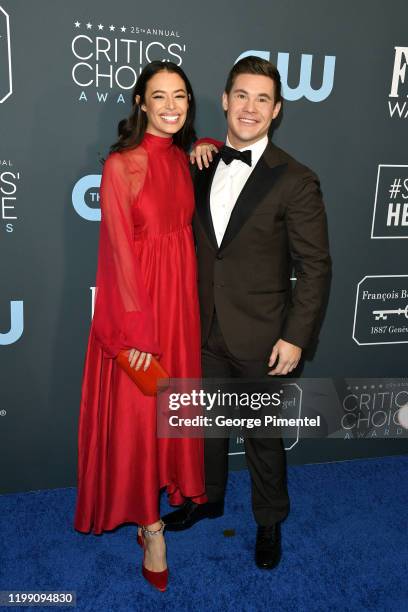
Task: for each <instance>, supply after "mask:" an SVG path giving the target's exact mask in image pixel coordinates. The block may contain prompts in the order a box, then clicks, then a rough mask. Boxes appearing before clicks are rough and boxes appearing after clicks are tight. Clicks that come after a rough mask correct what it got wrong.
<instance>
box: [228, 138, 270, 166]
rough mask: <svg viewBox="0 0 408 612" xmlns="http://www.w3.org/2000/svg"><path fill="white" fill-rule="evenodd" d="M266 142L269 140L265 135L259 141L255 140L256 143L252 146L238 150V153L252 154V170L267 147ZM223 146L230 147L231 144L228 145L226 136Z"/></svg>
mask: <svg viewBox="0 0 408 612" xmlns="http://www.w3.org/2000/svg"><path fill="white" fill-rule="evenodd" d="M268 141H269V139H268V136H267V135H266V136H264V137H263V138H261V139H260V140H257V141H256V142H254V143H253V144H251V145H249V146H247V147H242V148H241V149H239V150H240V151H251V152H252V158H251V159H252V163H251V167H252V168H253V167H254V166H255V165H256V164H257V163H258V161H259V159H260V157H261V155H262V153H263V152H264V151H265V149H266V147H267V146H268ZM225 144H226V145H227V147H232V144H231V143H230V141H229V138H228V136H227V140H226V143H225ZM233 148H234V147H233Z"/></svg>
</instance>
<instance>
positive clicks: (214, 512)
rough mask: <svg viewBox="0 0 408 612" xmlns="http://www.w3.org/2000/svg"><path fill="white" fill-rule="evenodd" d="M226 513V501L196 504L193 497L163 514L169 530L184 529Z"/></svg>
mask: <svg viewBox="0 0 408 612" xmlns="http://www.w3.org/2000/svg"><path fill="white" fill-rule="evenodd" d="M223 514H224V501H220V502H207V503H205V504H195V503H194V502H193V501H191V499H189V500H188V501H186V502H184V504H183V505H182V506H181V507H180V508H179V509H178V510H175V511H174V512H170V513H169V514H166V515H165V516H163V517H162V518H163V521H164V524H165V525H166V529H167V531H183V530H184V529H189V528H190V527H192V526H193V525H194V524H195V523H198V521H201V520H202V519H206V518H218V517H220V516H222V515H223Z"/></svg>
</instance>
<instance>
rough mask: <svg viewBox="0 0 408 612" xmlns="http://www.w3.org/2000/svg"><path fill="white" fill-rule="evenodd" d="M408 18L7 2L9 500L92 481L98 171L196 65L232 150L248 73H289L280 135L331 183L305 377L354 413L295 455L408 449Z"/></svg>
mask: <svg viewBox="0 0 408 612" xmlns="http://www.w3.org/2000/svg"><path fill="white" fill-rule="evenodd" d="M407 20H408V5H407V4H406V1H405V0H394V2H392V3H391V4H388V5H385V4H384V2H382V1H381V0H363V1H361V2H358V3H357V2H352V1H351V0H346V1H345V2H341V3H340V2H337V3H331V4H330V7H328V5H327V2H325V0H310V1H306V2H304V1H302V0H289V1H287V0H275V2H273V3H270V2H264V1H261V0H252V2H251V3H248V2H244V1H243V0H234V1H226V2H222V3H220V2H217V1H215V0H207V1H206V2H205V3H201V2H189V3H186V2H183V1H181V0H174V1H173V2H171V3H168V2H165V1H164V0H155V1H153V2H149V3H142V2H134V1H131V0H118V1H117V2H115V3H110V2H101V1H97V0H89V1H88V2H86V3H84V2H80V1H79V0H71V2H65V1H63V0H33V1H32V2H25V1H24V0H0V124H1V132H0V134H1V139H0V204H1V206H0V248H1V250H0V266H1V292H0V355H1V365H0V372H1V386H0V394H1V400H0V401H1V404H0V453H1V457H0V462H1V463H0V473H1V478H0V491H1V492H9V491H10V492H11V491H24V490H31V489H34V490H35V489H40V488H49V487H50V488H51V487H63V486H71V485H75V482H76V451H77V445H76V431H77V420H78V410H79V399H80V387H81V377H82V367H83V360H84V354H85V347H86V342H87V336H88V330H89V325H90V321H91V316H92V300H93V291H94V283H95V271H96V253H97V243H98V231H99V220H100V209H99V192H98V189H99V184H100V179H101V169H102V165H101V161H100V160H101V158H102V157H104V156H106V154H107V152H108V148H109V145H110V144H111V143H112V142H113V141H114V140H115V137H116V126H117V123H118V121H119V120H120V119H121V118H123V117H125V116H126V115H127V114H128V112H129V109H130V94H131V91H132V88H133V86H134V84H135V81H136V79H137V77H138V74H139V73H140V71H141V69H142V68H143V67H144V66H145V64H146V63H148V62H149V61H152V60H157V59H159V60H163V61H164V62H166V61H173V62H176V63H177V64H179V65H181V66H182V67H183V69H184V70H185V71H186V73H187V74H188V76H189V77H190V79H191V82H192V85H193V88H194V90H195V94H196V97H197V103H198V117H197V132H198V134H199V135H200V136H205V135H208V136H213V137H217V138H221V139H222V138H224V137H225V120H224V115H223V112H222V109H221V104H220V98H221V94H222V91H223V87H224V84H225V79H226V75H227V72H228V70H229V69H230V67H231V66H232V65H233V63H234V62H235V61H236V60H237V59H238V58H240V57H242V56H243V55H245V54H256V55H259V56H261V57H264V58H267V59H270V60H271V61H272V62H274V63H275V64H277V66H278V68H279V70H280V72H281V75H282V81H283V94H284V111H283V116H282V120H281V121H280V124H279V126H278V128H277V129H276V130H275V132H274V135H273V139H274V141H275V142H276V144H278V145H279V146H281V147H282V148H284V149H285V150H287V151H288V152H289V153H291V154H292V155H293V156H295V157H296V158H297V159H299V160H300V161H302V162H303V163H305V164H306V165H308V166H310V167H311V168H313V169H314V170H315V171H316V172H317V173H318V175H319V176H320V179H321V184H322V189H323V193H324V198H325V202H326V206H327V211H328V218H329V231H330V242H331V252H332V257H333V264H334V269H333V282H332V288H331V294H330V299H329V303H328V307H327V312H326V317H325V321H324V324H323V327H322V331H321V335H320V340H319V344H318V345H317V347H316V350H315V353H314V356H313V359H309V360H307V361H306V363H305V368H304V373H303V374H304V376H307V377H321V378H332V379H335V380H336V381H337V382H336V385H337V389H338V393H339V397H340V399H341V401H343V402H344V405H345V406H346V405H347V410H349V411H350V412H354V415H355V416H356V418H354V419H350V420H349V421H348V425H347V427H345V428H344V436H343V437H342V438H340V439H339V438H337V439H325V440H294V441H293V440H292V441H290V442H288V444H287V448H288V454H287V456H288V461H289V462H290V463H305V462H310V461H331V460H338V459H346V458H356V457H367V456H374V455H377V456H379V455H385V454H391V453H400V452H408V449H407V443H406V438H405V440H404V438H403V435H400V433H401V428H400V427H398V426H397V425H396V423H395V418H394V417H395V413H396V411H397V410H398V409H399V408H400V407H401V406H403V405H405V404H406V403H407V402H408V386H407V385H406V383H405V382H404V376H405V375H406V367H407V344H408V257H407V245H408V243H407V242H405V240H406V239H407V238H408V156H407V150H406V137H407V125H408V122H407V119H408V97H407V96H408V70H407V66H408V30H407V27H406V24H407ZM351 379H353V380H351ZM395 379H399V380H398V381H396V380H395ZM361 406H364V407H365V408H366V412H365V417H364V418H365V420H364V419H363V418H360V417H361V414H360V413H359V412H358V411H359V408H361ZM358 415H359V416H358ZM357 417H358V418H357ZM242 462H243V448H242V441H241V440H240V439H235V440H233V441H232V445H231V466H232V467H239V466H241V465H242Z"/></svg>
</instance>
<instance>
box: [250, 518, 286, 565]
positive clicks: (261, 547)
mask: <svg viewBox="0 0 408 612" xmlns="http://www.w3.org/2000/svg"><path fill="white" fill-rule="evenodd" d="M280 558H281V536H280V523H275V525H271V526H270V527H261V526H260V525H259V526H258V532H257V534H256V545H255V562H256V564H257V566H258V567H259V568H260V569H273V568H274V567H276V566H277V565H278V563H279V561H280Z"/></svg>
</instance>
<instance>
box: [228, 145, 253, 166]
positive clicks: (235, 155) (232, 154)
mask: <svg viewBox="0 0 408 612" xmlns="http://www.w3.org/2000/svg"><path fill="white" fill-rule="evenodd" d="M220 155H221V159H222V161H223V162H224V164H227V165H228V164H230V163H231V162H232V161H233V160H234V159H240V160H241V161H243V162H244V164H248V166H251V165H252V160H251V157H252V155H251V150H250V149H247V150H246V151H237V149H233V148H232V147H227V145H224V146H223V147H222V148H221V149H220Z"/></svg>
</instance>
